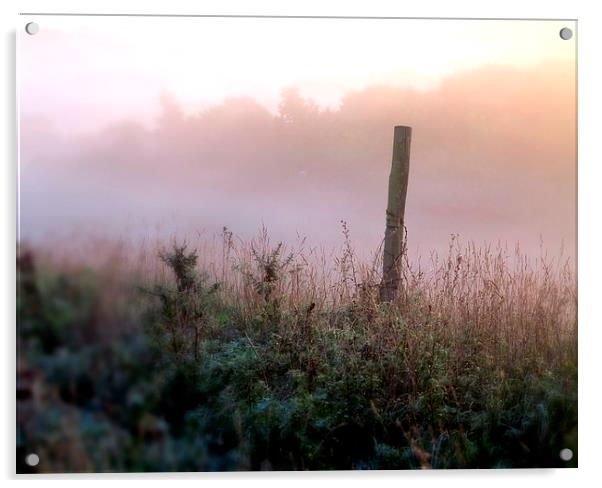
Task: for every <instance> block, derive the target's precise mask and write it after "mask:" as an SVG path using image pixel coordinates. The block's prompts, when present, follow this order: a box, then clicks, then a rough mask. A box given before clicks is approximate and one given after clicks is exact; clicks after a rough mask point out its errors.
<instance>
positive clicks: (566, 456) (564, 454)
mask: <svg viewBox="0 0 602 488" xmlns="http://www.w3.org/2000/svg"><path fill="white" fill-rule="evenodd" d="M560 459H562V460H563V461H570V460H571V459H573V451H572V450H571V449H566V448H565V449H563V450H562V451H560Z"/></svg>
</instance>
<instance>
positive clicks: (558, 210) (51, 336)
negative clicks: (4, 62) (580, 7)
mask: <svg viewBox="0 0 602 488" xmlns="http://www.w3.org/2000/svg"><path fill="white" fill-rule="evenodd" d="M19 19H20V21H21V24H22V25H19V26H18V27H17V91H18V93H17V97H18V98H17V100H18V128H19V181H18V195H19V207H18V242H17V251H18V252H17V380H16V386H17V391H16V398H17V400H16V402H17V418H16V432H17V439H16V460H17V471H18V472H20V473H75V472H142V471H155V472H157V471H172V472H181V471H240V470H243V471H244V470H250V471H255V470H350V469H382V470H384V469H387V470H388V469H429V468H432V469H449V468H541V467H575V466H577V315H576V309H577V290H576V258H577V255H576V240H577V219H576V210H577V208H576V199H577V180H576V174H577V157H576V137H577V130H576V101H577V94H576V62H577V59H576V44H577V23H576V22H575V21H560V20H476V19H473V20H470V19H466V20H461V19H403V18H334V17H332V18H312V17H303V18H290V17H288V18H287V17H266V18H258V17H244V16H242V17H219V16H213V17H212V16H208V17H202V16H197V17H185V16H180V17H168V16H163V17H161V16H144V17H136V16H112V17H107V16H60V15H58V16H48V15H36V16H27V15H24V16H21V17H20V18H19ZM26 25H27V26H28V27H27V29H26V27H25V26H26Z"/></svg>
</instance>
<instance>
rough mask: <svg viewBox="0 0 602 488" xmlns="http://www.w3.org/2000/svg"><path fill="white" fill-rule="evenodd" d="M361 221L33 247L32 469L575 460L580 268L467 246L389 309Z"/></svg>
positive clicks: (21, 298) (20, 453)
mask: <svg viewBox="0 0 602 488" xmlns="http://www.w3.org/2000/svg"><path fill="white" fill-rule="evenodd" d="M342 229H343V236H342V246H341V247H340V248H339V249H337V250H336V252H332V253H330V252H326V251H325V250H323V249H319V248H312V247H310V246H308V245H306V243H305V242H304V241H303V240H301V241H300V242H298V243H296V244H295V245H294V246H291V245H286V244H283V243H278V242H272V241H271V240H270V237H269V235H268V233H267V231H265V230H262V231H261V232H260V233H259V234H258V235H257V237H256V238H254V239H251V240H243V239H239V238H237V237H236V236H234V235H233V234H232V232H230V231H229V230H228V229H226V228H224V230H223V233H222V234H221V236H217V237H216V238H214V239H208V240H205V241H199V242H194V243H188V244H186V243H185V242H182V241H180V242H177V241H171V242H170V241H168V242H158V243H157V242H152V243H151V242H146V243H145V244H143V245H139V246H137V247H136V248H130V247H128V246H126V245H120V244H119V243H107V242H90V243H87V244H85V243H79V244H78V245H74V246H71V249H73V251H72V252H71V251H68V250H66V249H69V246H66V247H62V248H61V251H60V252H59V251H56V252H54V251H52V249H51V248H50V246H46V247H44V246H43V245H39V244H38V245H31V246H27V245H24V244H21V245H20V246H19V253H18V262H17V269H18V293H17V295H18V296H17V317H18V329H17V346H18V368H17V464H18V466H17V470H18V471H19V472H32V471H34V472H61V471H75V472H88V471H99V472H115V471H215V470H328V469H417V468H434V469H442V468H525V467H566V466H573V467H574V466H576V465H577V458H578V456H577V454H578V453H577V319H576V317H577V315H576V310H577V291H576V277H575V275H574V272H573V268H574V264H573V263H572V262H570V261H569V260H568V259H566V260H565V259H563V258H553V259H552V258H546V256H545V253H544V252H542V256H540V257H538V258H533V257H527V256H526V255H524V254H523V253H522V252H521V251H520V249H519V248H518V246H517V247H515V248H510V249H508V248H507V247H505V246H502V245H491V246H486V245H483V246H478V245H476V244H473V243H466V242H462V241H461V240H460V239H459V238H458V237H457V236H452V237H451V240H450V244H449V250H448V252H447V254H445V255H437V254H435V253H433V254H431V255H430V256H427V257H425V259H424V261H422V260H418V259H409V258H408V257H407V255H406V256H405V259H403V260H402V262H401V263H400V265H401V268H402V277H403V286H402V290H401V293H400V296H399V297H398V298H397V299H396V300H394V301H392V302H381V301H380V300H379V293H378V292H379V286H380V272H381V269H382V264H381V262H382V261H381V260H382V253H381V252H377V253H376V254H375V256H374V257H373V258H372V259H362V258H359V257H358V256H356V254H355V252H354V247H353V243H352V242H351V237H350V232H349V229H348V228H347V226H346V224H345V223H342ZM59 247H60V246H59ZM564 448H570V449H571V450H572V451H573V453H574V457H573V459H572V460H571V461H568V462H567V461H563V460H562V459H561V458H560V457H559V452H560V451H561V450H562V449H564ZM29 452H35V453H37V454H38V455H39V457H40V464H39V465H38V466H37V467H35V468H32V467H29V466H27V465H25V463H24V461H23V460H24V457H25V455H26V454H27V453H29Z"/></svg>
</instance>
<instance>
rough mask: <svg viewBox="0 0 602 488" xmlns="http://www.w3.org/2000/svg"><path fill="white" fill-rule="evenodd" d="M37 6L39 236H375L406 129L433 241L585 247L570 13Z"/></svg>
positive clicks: (23, 154)
mask: <svg viewBox="0 0 602 488" xmlns="http://www.w3.org/2000/svg"><path fill="white" fill-rule="evenodd" d="M24 20H25V21H29V20H35V21H36V22H38V23H39V25H40V30H39V33H38V34H36V35H35V36H29V35H27V34H25V33H24V32H22V33H21V34H19V39H18V48H17V49H18V61H17V62H18V76H19V79H18V90H19V112H20V138H21V142H20V170H21V182H20V184H21V193H20V197H21V209H20V212H21V213H20V222H21V238H22V239H26V240H27V239H41V238H42V236H44V235H47V233H48V232H50V231H52V232H55V233H57V232H59V233H60V232H62V231H64V232H70V231H72V230H73V229H80V232H82V233H83V232H86V231H85V230H84V229H86V228H90V227H91V228H95V229H97V230H98V228H99V225H101V228H102V229H104V230H105V231H106V232H107V233H112V232H113V233H117V232H132V233H144V232H145V231H144V230H143V229H145V228H146V229H147V228H149V227H152V226H153V225H159V223H161V225H162V226H163V227H164V228H165V229H166V230H165V232H173V231H174V229H179V230H181V229H184V231H185V232H187V231H188V230H189V229H193V228H197V227H202V228H209V229H219V228H221V226H222V225H228V226H229V227H231V228H232V229H233V230H234V231H237V230H238V231H239V232H241V233H242V234H246V233H251V232H252V231H253V229H256V228H257V226H258V225H261V224H262V223H265V224H266V225H267V226H268V228H271V229H273V230H274V232H275V234H276V235H277V236H278V238H280V237H281V238H283V239H286V238H289V237H291V236H293V235H296V234H297V233H302V234H311V235H312V236H313V238H314V240H315V241H317V242H325V243H327V244H330V243H334V242H336V239H337V238H338V236H340V229H339V228H338V222H339V221H340V220H341V219H342V220H347V221H349V222H350V223H351V224H352V230H353V233H352V235H354V236H355V238H356V242H357V244H358V246H359V247H360V248H362V249H366V250H370V249H374V247H375V246H376V245H377V243H378V241H379V240H380V239H381V238H382V237H381V233H382V232H381V231H382V227H383V222H384V202H385V201H386V196H383V192H384V191H386V188H387V181H386V180H387V176H388V167H389V165H390V151H391V148H390V146H391V137H392V128H393V126H394V125H397V124H404V125H411V126H413V127H414V140H413V146H412V159H411V165H412V166H411V173H410V183H409V190H408V203H407V206H406V209H407V210H406V211H407V221H408V227H410V224H412V227H411V229H412V231H411V233H410V235H412V234H413V235H414V239H413V244H414V246H415V247H416V248H417V249H418V248H419V249H420V250H421V251H422V252H426V251H427V250H428V249H432V248H435V249H440V248H442V247H444V246H445V245H446V241H447V240H448V238H449V234H451V233H460V234H461V235H463V236H464V237H465V238H466V239H469V240H477V241H487V242H490V241H495V240H496V239H501V240H504V241H508V242H510V243H513V242H515V241H520V242H521V243H522V244H523V245H524V247H525V248H527V249H533V250H536V249H538V248H539V247H540V242H541V240H542V239H544V240H545V242H546V244H547V245H548V246H550V247H551V248H554V249H555V248H557V247H559V245H560V243H561V242H563V243H564V244H565V246H568V253H569V254H574V243H575V239H576V236H575V232H574V230H575V225H576V222H575V213H576V208H575V200H576V194H575V186H576V160H575V137H576V134H575V113H574V111H575V102H576V91H575V79H574V73H575V62H576V60H575V39H574V38H573V39H571V40H569V41H564V40H562V39H560V37H559V35H558V33H559V31H560V29H561V28H562V27H565V26H569V27H571V28H573V30H575V26H574V23H573V22H557V21H458V20H453V21H452V20H349V19H248V18H247V19H242V18H236V19H225V18H220V19H216V18H213V19H209V18H207V19H204V18H154V17H146V18H94V17H83V18H81V17H80V18H78V17H66V18H62V17H38V18H32V19H24ZM290 89H294V90H292V91H291V90H290ZM287 90H288V91H287ZM295 90H296V91H295ZM235 146H236V147H235ZM381 221H383V222H381ZM108 223H110V224H111V225H108ZM86 226H87V227H86ZM115 229H120V230H115ZM124 229H127V230H125V231H124ZM409 232H410V231H409ZM534 252H535V251H534Z"/></svg>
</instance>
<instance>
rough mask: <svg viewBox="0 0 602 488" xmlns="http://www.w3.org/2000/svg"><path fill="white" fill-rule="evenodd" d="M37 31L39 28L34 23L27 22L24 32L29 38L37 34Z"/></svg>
mask: <svg viewBox="0 0 602 488" xmlns="http://www.w3.org/2000/svg"><path fill="white" fill-rule="evenodd" d="M39 30H40V26H39V25H38V24H37V23H35V22H29V23H28V24H26V25H25V32H27V33H28V34H29V35H30V36H33V35H35V34H37V33H38V31H39Z"/></svg>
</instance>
